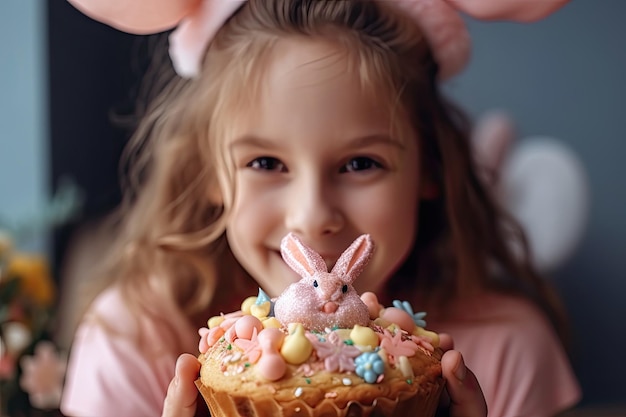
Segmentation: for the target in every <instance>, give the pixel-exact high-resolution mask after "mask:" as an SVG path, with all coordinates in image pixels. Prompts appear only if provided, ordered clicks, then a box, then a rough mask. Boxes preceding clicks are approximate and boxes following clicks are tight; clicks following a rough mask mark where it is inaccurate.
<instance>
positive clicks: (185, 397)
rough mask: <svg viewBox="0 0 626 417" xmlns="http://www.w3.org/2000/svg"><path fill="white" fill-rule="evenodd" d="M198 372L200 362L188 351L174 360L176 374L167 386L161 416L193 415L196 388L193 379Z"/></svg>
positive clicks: (196, 376) (189, 416)
mask: <svg viewBox="0 0 626 417" xmlns="http://www.w3.org/2000/svg"><path fill="white" fill-rule="evenodd" d="M199 372H200V362H198V359H197V358H196V357H195V356H193V355H190V354H188V353H183V354H182V355H180V356H179V357H178V360H177V361H176V374H175V375H174V378H173V379H172V381H171V382H170V385H169V387H168V388H167V396H166V397H165V401H164V403H163V414H162V415H161V416H162V417H194V416H195V414H196V400H197V398H198V389H197V388H196V385H195V384H194V381H195V380H196V379H197V378H198V373H199Z"/></svg>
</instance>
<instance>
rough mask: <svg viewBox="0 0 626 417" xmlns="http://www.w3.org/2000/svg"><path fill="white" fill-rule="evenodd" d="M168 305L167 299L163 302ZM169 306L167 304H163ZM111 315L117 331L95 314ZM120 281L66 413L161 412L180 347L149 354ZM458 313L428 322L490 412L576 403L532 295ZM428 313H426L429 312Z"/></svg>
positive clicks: (151, 322)
mask: <svg viewBox="0 0 626 417" xmlns="http://www.w3.org/2000/svg"><path fill="white" fill-rule="evenodd" d="M164 308H165V307H164ZM166 310H168V309H166ZM169 310H171V311H167V314H166V315H164V317H167V320H169V322H170V323H172V324H173V325H174V326H176V328H177V329H179V330H180V332H179V333H180V335H178V337H181V338H182V337H184V338H188V340H187V341H186V343H187V346H189V352H190V353H193V354H195V353H196V349H197V342H198V336H197V333H196V329H192V328H191V327H190V325H189V323H188V322H187V321H186V320H185V319H184V318H183V316H182V315H181V314H180V312H176V311H175V310H174V309H173V308H172V309H169ZM96 315H97V316H98V317H100V320H104V321H106V322H107V323H108V324H109V326H112V327H113V328H114V329H115V330H116V331H117V332H119V333H120V335H119V336H115V335H113V334H111V332H110V331H107V330H105V328H104V327H103V326H102V325H101V324H100V323H99V322H97V321H94V320H93V317H94V316H96ZM132 317H133V316H132V315H131V313H130V312H129V310H128V308H127V307H126V305H125V304H124V302H123V300H122V298H121V296H120V293H119V291H118V290H116V289H109V290H107V291H105V292H104V293H103V294H102V295H100V296H99V297H98V298H97V299H96V301H95V302H94V304H93V306H92V308H91V310H90V313H89V316H88V317H87V319H86V320H84V321H83V323H82V324H81V326H80V327H79V329H78V331H77V333H76V336H75V340H74V344H73V347H72V352H71V357H70V363H69V367H68V373H67V379H66V386H65V390H64V393H63V398H62V404H61V411H62V412H63V413H64V414H65V415H67V416H98V417H108V416H111V417H127V416H128V417H130V416H133V417H135V416H136V417H141V416H159V415H160V414H161V408H162V404H163V399H164V398H165V394H166V391H167V386H168V384H169V382H170V380H171V378H172V377H173V375H174V364H175V362H176V358H177V356H178V353H173V352H167V351H162V352H161V353H160V354H150V355H147V354H146V352H145V350H144V349H141V348H139V347H138V346H137V345H136V344H135V343H133V342H132V338H133V337H135V336H136V335H137V334H138V332H139V327H138V326H137V325H135V324H134V323H136V322H135V321H133V319H132ZM455 317H456V318H457V319H456V320H455V321H453V322H452V321H450V322H441V323H435V322H434V321H433V322H431V321H428V328H430V329H432V330H435V331H438V332H446V333H449V334H451V335H452V337H453V338H454V342H455V348H456V349H457V350H459V351H461V352H462V353H463V357H464V358H465V361H466V363H467V365H468V366H469V367H470V369H472V371H474V373H475V374H476V375H477V377H478V380H479V381H480V384H481V387H482V389H483V392H484V394H485V397H486V399H487V403H488V406H489V415H490V416H493V417H509V416H511V417H513V416H515V417H524V416H532V417H541V416H553V415H554V414H556V412H558V411H560V410H563V409H565V408H567V407H569V406H571V405H573V404H575V403H576V402H577V401H578V399H579V398H580V389H579V387H578V384H577V382H576V379H575V377H574V375H573V373H572V370H571V368H570V365H569V363H568V361H567V358H566V355H565V353H564V352H563V349H562V348H561V345H560V344H559V342H558V340H557V339H556V337H555V335H554V332H553V331H552V329H551V327H550V326H549V324H548V323H547V322H546V320H545V319H544V317H543V316H542V315H541V314H540V313H539V311H538V310H537V309H536V308H535V307H533V306H532V305H531V304H530V303H528V302H527V301H524V300H520V299H517V298H511V297H506V296H502V295H493V294H489V295H483V296H481V297H479V298H476V299H474V300H472V301H470V302H464V303H463V305H458V306H457V308H456V313H455ZM426 319H428V317H426ZM140 327H141V331H142V332H144V336H145V337H146V340H150V341H152V344H153V346H159V345H162V344H163V343H165V342H166V341H165V340H164V338H170V337H172V335H171V334H165V333H163V331H162V327H163V321H159V320H156V319H147V318H146V319H143V320H142V321H141V325H140Z"/></svg>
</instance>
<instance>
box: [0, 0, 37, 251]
mask: <svg viewBox="0 0 626 417" xmlns="http://www.w3.org/2000/svg"><path fill="white" fill-rule="evenodd" d="M44 13H45V3H44V2H42V1H40V0H3V1H2V2H0V222H1V221H2V220H3V219H4V221H5V222H9V223H15V222H18V221H22V220H23V219H26V218H32V217H33V215H35V214H36V213H37V212H38V207H40V206H41V205H42V203H43V202H45V201H46V194H47V188H46V184H47V181H46V175H47V170H48V157H47V152H46V149H47V148H46V145H47V141H46V139H47V134H46V133H47V132H46V129H47V110H46V105H47V95H46V85H45V79H46V66H45V62H46V56H45V50H44V48H45V39H44V34H45V25H44V17H45V15H44ZM0 227H1V225H0ZM36 240H37V242H33V241H32V240H31V241H29V242H28V243H27V245H28V246H29V247H31V248H37V249H40V248H41V247H42V245H43V243H42V242H41V241H40V240H39V239H36Z"/></svg>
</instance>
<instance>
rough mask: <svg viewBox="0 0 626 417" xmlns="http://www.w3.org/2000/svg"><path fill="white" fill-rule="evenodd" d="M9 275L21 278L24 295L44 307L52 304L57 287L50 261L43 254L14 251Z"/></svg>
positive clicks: (8, 271) (9, 266) (10, 260)
mask: <svg viewBox="0 0 626 417" xmlns="http://www.w3.org/2000/svg"><path fill="white" fill-rule="evenodd" d="M7 275H8V276H13V277H17V278H18V279H19V281H20V284H21V285H20V288H21V291H20V292H21V293H22V295H23V296H25V297H27V298H31V299H32V300H33V301H34V302H35V303H37V304H38V305H40V306H42V307H47V306H49V305H50V304H52V302H53V300H54V297H55V289H54V284H53V282H52V276H51V275H50V268H49V266H48V262H47V261H46V259H45V258H44V257H43V256H39V255H31V254H26V253H20V252H16V253H14V254H13V256H12V257H11V258H10V259H9V265H8V267H7Z"/></svg>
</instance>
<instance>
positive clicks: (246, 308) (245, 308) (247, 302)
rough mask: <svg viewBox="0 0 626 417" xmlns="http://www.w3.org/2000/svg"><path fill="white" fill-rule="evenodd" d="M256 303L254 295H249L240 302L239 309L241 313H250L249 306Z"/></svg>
mask: <svg viewBox="0 0 626 417" xmlns="http://www.w3.org/2000/svg"><path fill="white" fill-rule="evenodd" d="M254 303H256V296H254V295H253V296H251V297H248V298H246V299H245V300H243V303H241V311H242V312H243V314H250V307H252V306H253V305H254Z"/></svg>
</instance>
